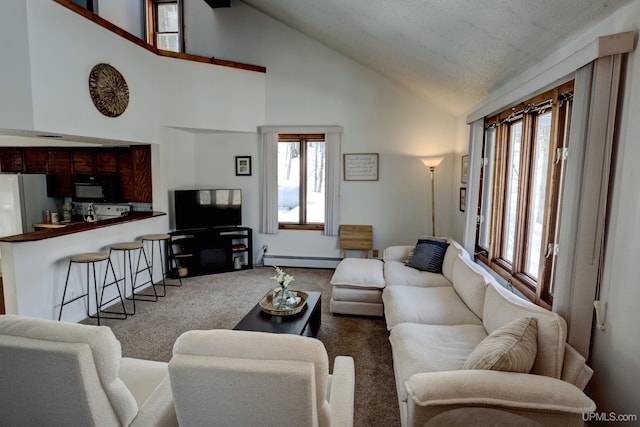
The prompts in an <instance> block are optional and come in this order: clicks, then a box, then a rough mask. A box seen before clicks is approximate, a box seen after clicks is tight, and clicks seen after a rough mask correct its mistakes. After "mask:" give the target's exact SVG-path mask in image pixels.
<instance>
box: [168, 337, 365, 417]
mask: <svg viewBox="0 0 640 427" xmlns="http://www.w3.org/2000/svg"><path fill="white" fill-rule="evenodd" d="M169 375H170V378H171V388H172V392H173V398H174V402H175V408H176V414H177V417H178V421H179V423H180V426H182V427H188V426H202V425H210V426H258V425H259V426H289V425H290V426H320V427H323V426H352V425H353V403H354V401H353V399H354V383H355V377H354V365H353V359H352V358H351V357H345V356H338V357H336V359H335V361H334V366H333V375H329V360H328V357H327V352H326V349H325V347H324V345H323V344H322V342H320V341H319V340H317V339H314V338H307V337H301V336H297V335H288V334H269V333H263V332H249V331H231V330H210V331H189V332H186V333H184V334H182V335H181V336H180V337H179V338H178V340H177V341H176V343H175V345H174V348H173V358H172V359H171V361H170V362H169Z"/></svg>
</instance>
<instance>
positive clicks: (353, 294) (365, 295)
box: [331, 286, 382, 304]
mask: <svg viewBox="0 0 640 427" xmlns="http://www.w3.org/2000/svg"><path fill="white" fill-rule="evenodd" d="M331 298H332V299H333V300H335V301H354V302H368V303H372V304H382V289H368V288H358V287H352V286H334V287H333V291H332V292H331Z"/></svg>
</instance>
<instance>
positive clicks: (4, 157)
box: [0, 148, 24, 173]
mask: <svg viewBox="0 0 640 427" xmlns="http://www.w3.org/2000/svg"><path fill="white" fill-rule="evenodd" d="M0 171H1V172H15V173H17V172H24V150H22V149H20V148H3V149H0Z"/></svg>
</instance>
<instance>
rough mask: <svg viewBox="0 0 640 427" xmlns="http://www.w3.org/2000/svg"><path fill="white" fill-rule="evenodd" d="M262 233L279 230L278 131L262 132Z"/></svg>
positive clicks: (272, 232)
mask: <svg viewBox="0 0 640 427" xmlns="http://www.w3.org/2000/svg"><path fill="white" fill-rule="evenodd" d="M261 139H262V142H261V144H260V146H261V149H262V153H261V154H262V230H261V231H262V233H264V234H276V233H277V232H278V132H277V131H274V130H270V129H265V132H263V133H262V137H261Z"/></svg>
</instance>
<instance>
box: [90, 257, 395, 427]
mask: <svg viewBox="0 0 640 427" xmlns="http://www.w3.org/2000/svg"><path fill="white" fill-rule="evenodd" d="M285 271H286V272H287V273H289V274H291V275H293V276H294V277H295V280H294V282H293V283H292V284H291V285H290V287H291V289H299V290H302V291H320V292H322V326H321V327H320V332H319V333H318V337H317V338H318V339H319V340H321V341H322V342H323V343H324V345H325V347H326V349H327V353H328V355H329V361H330V370H331V371H333V359H334V358H335V357H336V356H340V355H341V356H351V357H353V359H354V362H355V373H356V387H355V415H354V425H355V426H356V427H369V426H385V427H388V426H397V425H400V414H399V410H398V402H397V398H396V390H395V381H394V378H393V367H392V360H391V346H390V344H389V340H388V337H389V333H388V332H387V330H386V325H385V322H384V319H382V318H368V317H355V316H341V315H332V314H331V313H330V312H329V301H330V299H331V285H330V283H329V280H330V279H331V275H332V274H333V270H325V269H305V268H285ZM273 276H274V270H273V269H272V268H270V267H257V268H254V269H253V270H243V271H238V272H232V273H222V274H214V275H208V276H199V277H190V278H186V279H183V281H182V282H183V286H182V287H167V295H166V297H164V298H160V299H159V300H158V302H141V301H137V302H136V314H135V315H134V316H130V317H128V318H127V319H126V320H104V321H103V322H101V323H103V324H105V325H107V326H109V327H111V329H112V330H113V333H114V334H115V336H116V337H117V338H118V340H119V341H120V343H121V344H122V353H123V355H124V356H127V357H137V358H142V359H150V360H159V361H164V362H168V361H169V359H171V351H172V347H173V343H174V342H175V340H176V339H177V338H178V337H179V336H180V334H182V333H183V332H186V331H189V330H193V329H232V328H233V327H234V326H235V325H236V323H238V322H239V321H240V319H242V317H244V315H245V314H246V313H247V312H248V311H249V310H250V309H251V308H252V307H253V306H254V305H255V304H256V303H257V302H258V301H259V300H260V299H261V298H262V297H263V296H264V295H265V294H266V293H267V292H268V291H269V290H270V289H273V288H274V287H275V286H276V283H275V281H274V280H272V279H271V277H273ZM168 283H172V284H174V283H177V281H174V280H172V281H169V282H168ZM143 292H145V293H147V292H148V290H144V291H143ZM160 292H161V290H160ZM127 309H128V310H130V309H131V301H127ZM83 323H88V324H95V320H94V319H89V320H86V321H85V322H83Z"/></svg>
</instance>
